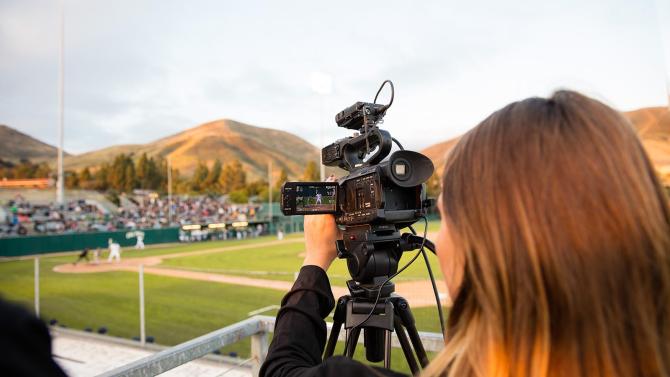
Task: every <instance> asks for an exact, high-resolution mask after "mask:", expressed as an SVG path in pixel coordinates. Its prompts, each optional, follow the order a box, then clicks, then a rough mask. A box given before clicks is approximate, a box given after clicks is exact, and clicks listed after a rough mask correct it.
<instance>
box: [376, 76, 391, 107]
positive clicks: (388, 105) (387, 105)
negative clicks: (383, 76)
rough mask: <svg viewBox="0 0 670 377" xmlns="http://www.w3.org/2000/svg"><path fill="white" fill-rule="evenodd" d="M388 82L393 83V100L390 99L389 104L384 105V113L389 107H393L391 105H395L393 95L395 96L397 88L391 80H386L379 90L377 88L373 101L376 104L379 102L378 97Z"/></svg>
mask: <svg viewBox="0 0 670 377" xmlns="http://www.w3.org/2000/svg"><path fill="white" fill-rule="evenodd" d="M386 83H388V84H389V85H391V100H390V101H389V103H388V104H386V105H384V108H383V109H382V111H380V112H382V113H383V112H384V111H386V110H388V108H389V107H391V105H393V97H395V88H394V87H393V82H391V80H384V82H383V83H382V86H380V87H379V90H377V94H375V100H374V101H373V103H374V104H375V105H376V104H377V97H379V93H381V91H382V89H383V88H384V85H386Z"/></svg>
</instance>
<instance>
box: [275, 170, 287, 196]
mask: <svg viewBox="0 0 670 377" xmlns="http://www.w3.org/2000/svg"><path fill="white" fill-rule="evenodd" d="M286 181H288V173H286V169H284V168H282V169H281V171H280V172H279V178H278V179H277V180H276V181H275V187H274V188H275V190H276V191H279V190H281V187H282V185H283V184H284V182H286Z"/></svg>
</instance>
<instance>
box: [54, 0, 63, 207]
mask: <svg viewBox="0 0 670 377" xmlns="http://www.w3.org/2000/svg"><path fill="white" fill-rule="evenodd" d="M58 92H59V93H58V105H59V111H60V122H59V126H58V181H57V182H56V203H58V204H63V201H64V194H65V193H64V188H65V184H64V182H63V136H64V135H63V134H64V123H65V0H61V1H60V48H59V73H58Z"/></svg>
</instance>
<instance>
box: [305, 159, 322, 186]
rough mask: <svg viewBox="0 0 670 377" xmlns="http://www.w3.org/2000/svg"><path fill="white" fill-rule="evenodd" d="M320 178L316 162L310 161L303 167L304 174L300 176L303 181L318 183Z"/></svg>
mask: <svg viewBox="0 0 670 377" xmlns="http://www.w3.org/2000/svg"><path fill="white" fill-rule="evenodd" d="M320 178H321V174H320V172H319V168H318V167H317V166H316V162H314V161H310V162H308V163H307V166H306V167H305V172H304V173H303V175H302V180H303V181H318V180H320Z"/></svg>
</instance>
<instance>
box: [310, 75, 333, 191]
mask: <svg viewBox="0 0 670 377" xmlns="http://www.w3.org/2000/svg"><path fill="white" fill-rule="evenodd" d="M310 81H311V84H312V90H313V91H314V93H316V94H317V95H318V96H319V143H321V146H320V147H323V143H324V140H323V132H324V131H323V101H324V97H325V96H326V95H328V94H330V93H331V92H332V90H333V78H332V77H331V76H330V75H328V74H326V73H322V72H313V73H312V75H311V77H310ZM318 163H319V166H320V169H319V172H320V177H321V180H322V181H324V180H325V179H326V166H325V165H324V164H323V163H322V161H321V155H320V154H319V162H318Z"/></svg>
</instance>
